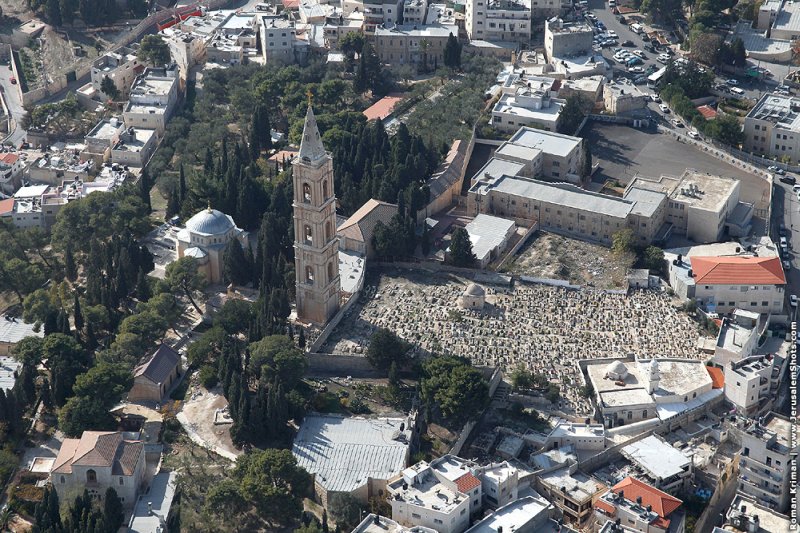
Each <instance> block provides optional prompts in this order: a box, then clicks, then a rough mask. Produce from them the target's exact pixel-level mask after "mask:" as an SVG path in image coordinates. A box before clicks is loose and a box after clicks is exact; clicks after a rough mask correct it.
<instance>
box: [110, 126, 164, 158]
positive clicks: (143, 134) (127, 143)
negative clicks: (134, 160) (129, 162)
mask: <svg viewBox="0 0 800 533" xmlns="http://www.w3.org/2000/svg"><path fill="white" fill-rule="evenodd" d="M155 134H156V131H155V130H147V129H144V128H135V129H134V130H133V137H130V136H127V137H126V138H125V140H122V139H120V141H119V142H118V143H117V144H115V145H114V148H113V149H114V150H117V151H123V152H141V151H142V149H143V148H144V147H145V146H147V144H148V143H149V142H150V140H151V139H152V138H153V137H154V136H155Z"/></svg>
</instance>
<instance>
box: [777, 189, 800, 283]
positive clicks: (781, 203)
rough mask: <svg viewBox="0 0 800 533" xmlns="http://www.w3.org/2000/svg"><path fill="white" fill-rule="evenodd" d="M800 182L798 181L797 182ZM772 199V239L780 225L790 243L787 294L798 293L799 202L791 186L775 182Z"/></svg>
mask: <svg viewBox="0 0 800 533" xmlns="http://www.w3.org/2000/svg"><path fill="white" fill-rule="evenodd" d="M798 181H800V180H798ZM773 194H774V197H773V201H772V222H773V228H774V230H775V231H773V238H774V239H777V238H778V235H777V229H778V227H779V226H780V224H783V225H784V226H785V227H786V231H787V238H788V240H789V241H790V245H791V246H790V248H791V251H790V254H789V261H790V263H791V269H790V271H789V272H788V273H787V281H788V282H789V290H788V291H787V292H788V293H789V294H798V293H800V200H798V199H797V193H796V192H795V191H793V190H792V186H791V185H787V184H785V183H781V182H779V181H777V180H776V183H775V189H774V191H773Z"/></svg>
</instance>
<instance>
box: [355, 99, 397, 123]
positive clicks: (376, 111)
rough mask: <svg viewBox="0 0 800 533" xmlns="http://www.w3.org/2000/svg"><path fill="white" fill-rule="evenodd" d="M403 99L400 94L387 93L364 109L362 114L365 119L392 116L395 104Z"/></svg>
mask: <svg viewBox="0 0 800 533" xmlns="http://www.w3.org/2000/svg"><path fill="white" fill-rule="evenodd" d="M402 99H403V97H402V96H394V95H391V94H390V95H388V96H384V97H383V98H381V99H380V100H378V101H377V102H375V103H374V104H372V105H371V106H369V107H368V108H366V109H365V110H364V116H365V117H367V120H385V119H386V118H388V117H390V116H392V113H393V112H394V108H395V106H397V104H399V103H400V101H401V100H402Z"/></svg>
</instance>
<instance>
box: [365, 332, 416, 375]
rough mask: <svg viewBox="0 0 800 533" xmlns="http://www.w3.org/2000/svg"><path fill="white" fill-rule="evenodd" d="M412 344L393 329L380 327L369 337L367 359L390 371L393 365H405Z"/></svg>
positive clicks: (380, 368) (377, 366)
mask: <svg viewBox="0 0 800 533" xmlns="http://www.w3.org/2000/svg"><path fill="white" fill-rule="evenodd" d="M410 349H411V344H409V343H407V342H406V341H404V340H403V339H401V338H400V337H398V336H397V335H395V334H394V333H393V332H392V331H390V330H388V329H386V328H380V329H379V330H378V331H376V332H375V333H373V334H372V336H371V337H370V338H369V347H368V348H367V360H368V361H369V362H370V364H371V365H372V366H374V367H375V368H377V369H378V370H381V371H384V372H386V371H388V370H389V369H390V368H391V366H392V365H395V371H396V370H397V367H402V366H403V365H405V363H406V361H407V359H408V357H407V356H408V351H409V350H410Z"/></svg>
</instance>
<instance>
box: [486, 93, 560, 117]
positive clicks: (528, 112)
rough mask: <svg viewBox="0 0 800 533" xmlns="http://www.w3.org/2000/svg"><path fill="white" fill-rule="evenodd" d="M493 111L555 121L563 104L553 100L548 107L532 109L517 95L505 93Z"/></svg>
mask: <svg viewBox="0 0 800 533" xmlns="http://www.w3.org/2000/svg"><path fill="white" fill-rule="evenodd" d="M492 112H493V113H504V114H508V115H516V116H519V117H522V118H527V119H531V120H541V121H544V122H555V121H556V119H558V115H559V114H560V113H561V104H559V103H558V102H551V103H550V105H549V106H548V107H542V108H539V109H532V108H529V107H525V106H524V105H523V104H522V103H521V102H518V101H517V98H516V96H515V95H513V94H504V95H503V96H501V97H500V100H498V101H497V103H496V104H495V105H494V108H493V109H492Z"/></svg>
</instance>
